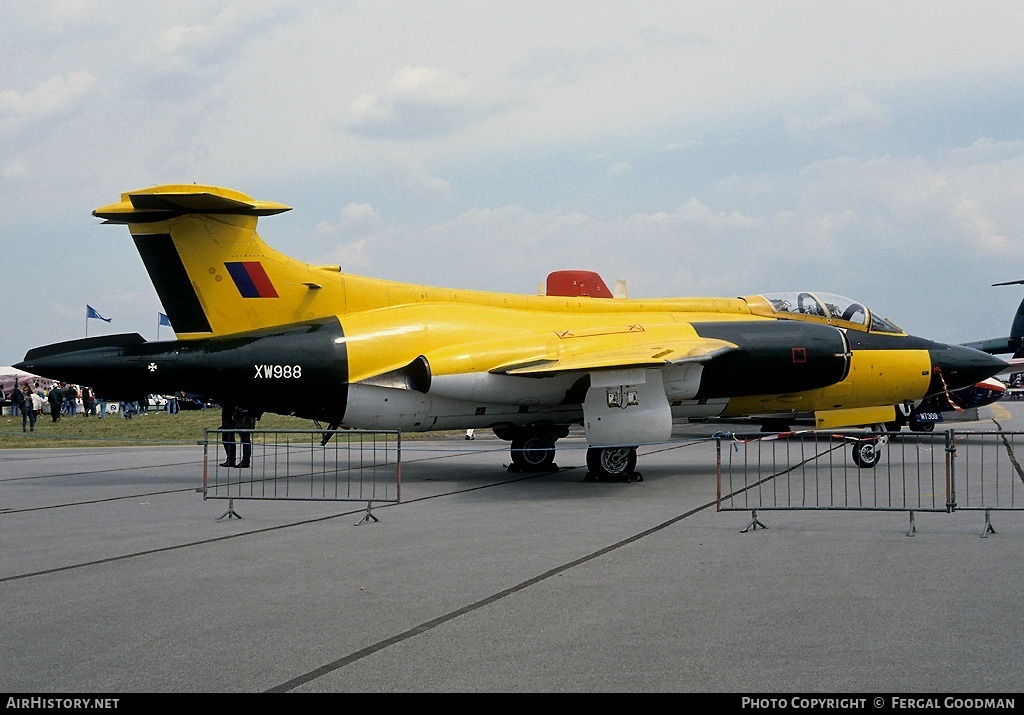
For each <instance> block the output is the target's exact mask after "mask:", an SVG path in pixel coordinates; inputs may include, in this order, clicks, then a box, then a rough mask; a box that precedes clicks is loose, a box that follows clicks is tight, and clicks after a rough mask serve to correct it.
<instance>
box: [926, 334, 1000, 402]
mask: <svg viewBox="0 0 1024 715" xmlns="http://www.w3.org/2000/svg"><path fill="white" fill-rule="evenodd" d="M928 354H929V356H930V357H931V360H932V384H931V391H932V393H933V394H934V393H936V392H943V391H944V390H959V389H960V388H961V387H969V386H970V385H973V384H975V383H977V382H981V381H982V380H984V379H985V378H988V377H992V376H993V375H997V374H999V373H1000V372H1002V371H1004V370H1006V369H1007V368H1009V364H1008V363H1007V362H1006V361H1005V360H1000V359H999V358H997V357H996V356H994V355H989V354H988V353H984V352H982V351H981V350H975V349H974V348H968V347H965V346H963V345H936V346H935V347H933V348H931V349H930V350H929V351H928Z"/></svg>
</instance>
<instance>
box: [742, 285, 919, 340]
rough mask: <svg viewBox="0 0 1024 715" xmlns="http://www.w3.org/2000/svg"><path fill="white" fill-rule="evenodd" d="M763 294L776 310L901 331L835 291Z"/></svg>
mask: <svg viewBox="0 0 1024 715" xmlns="http://www.w3.org/2000/svg"><path fill="white" fill-rule="evenodd" d="M762 297H763V298H764V299H765V300H767V301H768V303H769V304H770V305H771V306H772V309H773V310H775V312H776V313H792V314H793V315H794V316H798V315H808V316H814V317H817V318H824V319H825V320H827V321H828V322H832V321H836V320H840V321H844V322H847V323H853V324H854V325H860V326H863V327H864V328H867V329H869V330H870V331H871V332H877V333H902V332H903V331H902V330H900V329H899V328H898V327H897V326H895V325H893V324H892V323H891V322H889V321H888V320H886V319H885V318H883V317H881V316H879V315H875V314H874V313H872V312H871V311H869V310H868V309H867V308H866V307H864V305H862V304H861V303H858V302H857V301H855V300H850V299H849V298H845V297H843V296H841V295H836V294H835V293H808V292H792V293H765V294H764V295H763V296H762Z"/></svg>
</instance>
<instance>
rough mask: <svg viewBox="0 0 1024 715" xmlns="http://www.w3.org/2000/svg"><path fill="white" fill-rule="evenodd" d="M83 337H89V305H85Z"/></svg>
mask: <svg viewBox="0 0 1024 715" xmlns="http://www.w3.org/2000/svg"><path fill="white" fill-rule="evenodd" d="M85 337H89V306H86V307H85Z"/></svg>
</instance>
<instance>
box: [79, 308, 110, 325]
mask: <svg viewBox="0 0 1024 715" xmlns="http://www.w3.org/2000/svg"><path fill="white" fill-rule="evenodd" d="M89 318H96V319H97V320H102V321H105V322H107V323H109V322H110V320H111V319H110V318H104V317H103V316H102V315H100V314H99V313H97V312H96V309H95V308H93V307H92V306H91V305H86V306H85V319H86V320H88V319H89Z"/></svg>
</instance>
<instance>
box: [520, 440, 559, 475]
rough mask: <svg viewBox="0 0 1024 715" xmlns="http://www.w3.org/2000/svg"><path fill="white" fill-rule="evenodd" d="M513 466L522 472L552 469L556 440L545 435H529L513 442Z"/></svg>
mask: <svg viewBox="0 0 1024 715" xmlns="http://www.w3.org/2000/svg"><path fill="white" fill-rule="evenodd" d="M510 454H511V456H512V464H514V465H516V466H517V467H519V468H520V469H522V470H526V471H538V470H544V469H548V468H549V467H551V465H552V464H553V463H554V461H555V440H553V439H550V438H549V437H547V436H545V435H537V434H534V435H527V436H526V437H516V438H515V439H513V440H512V449H511V450H510Z"/></svg>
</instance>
